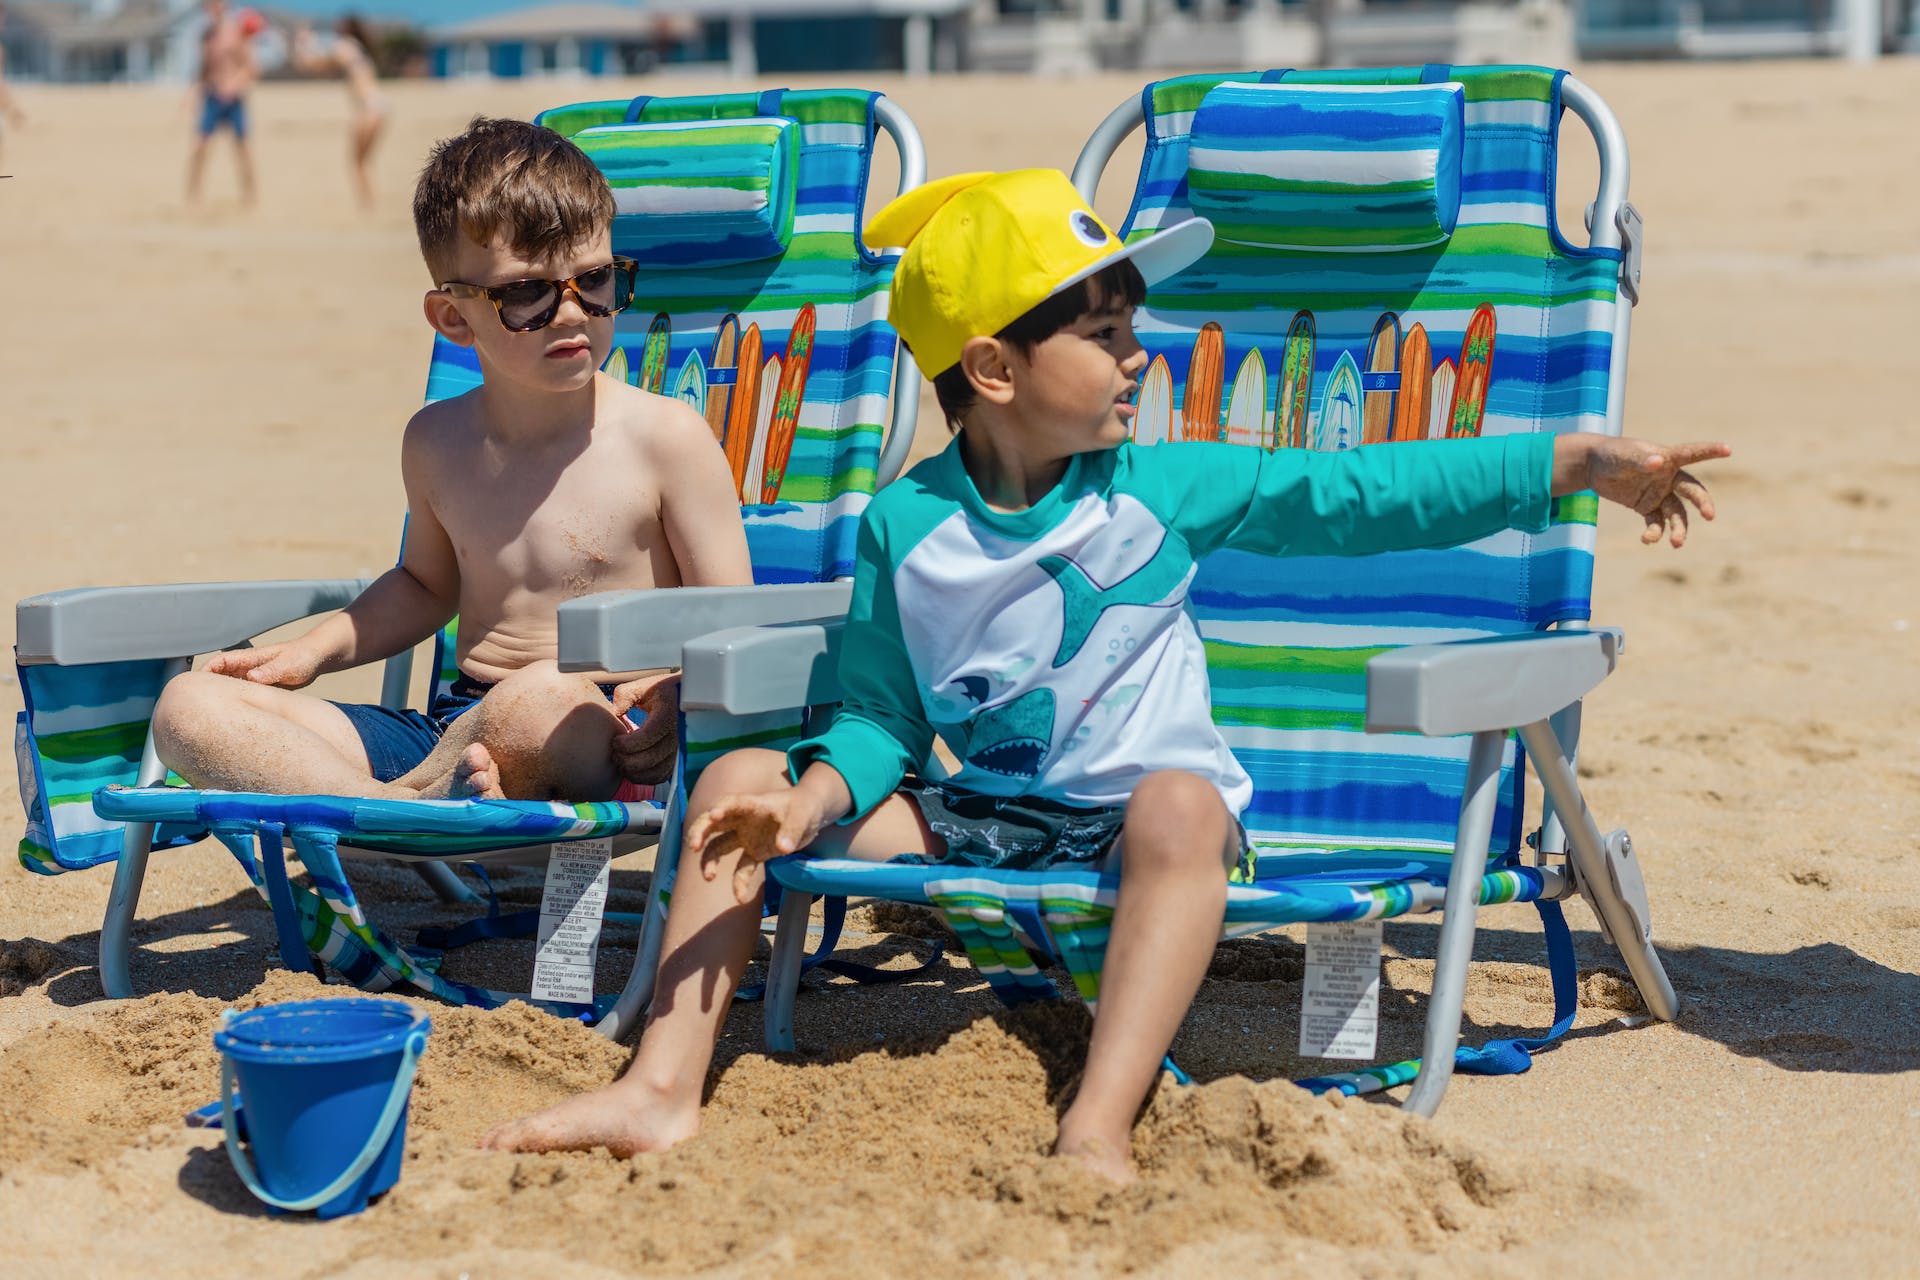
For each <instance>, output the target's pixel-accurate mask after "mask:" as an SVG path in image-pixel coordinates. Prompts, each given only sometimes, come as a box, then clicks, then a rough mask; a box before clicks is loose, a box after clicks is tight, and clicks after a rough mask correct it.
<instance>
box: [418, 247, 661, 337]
mask: <svg viewBox="0 0 1920 1280" xmlns="http://www.w3.org/2000/svg"><path fill="white" fill-rule="evenodd" d="M607 267H612V268H613V269H614V271H615V272H616V273H618V274H617V275H616V277H615V278H616V280H617V279H618V278H619V276H621V275H624V276H625V277H626V279H627V300H626V302H624V303H622V304H621V305H619V306H617V307H614V308H612V309H611V310H607V311H597V310H595V309H594V308H593V307H591V306H589V305H588V304H587V298H586V295H585V294H583V293H581V292H580V276H585V275H592V274H593V273H594V272H596V271H603V270H605V269H606V268H607ZM639 274H640V264H639V263H638V262H635V261H634V260H633V259H632V258H622V257H619V256H617V255H616V256H615V257H614V258H613V259H612V260H611V261H609V262H606V263H603V264H602V265H601V266H597V267H588V268H587V269H586V270H585V271H582V272H581V273H580V275H577V276H570V277H568V278H567V279H565V280H545V279H542V278H540V277H539V276H528V277H527V278H526V279H524V280H507V281H504V282H502V283H500V284H468V283H467V282H466V281H464V280H447V281H444V282H443V283H442V284H441V285H440V288H441V289H443V290H445V291H446V292H447V293H450V294H452V295H453V296H454V297H456V298H485V299H486V300H487V301H488V302H491V303H492V304H493V313H494V315H495V316H497V317H498V318H499V320H500V327H501V328H502V329H505V330H506V331H507V332H508V333H538V332H539V331H540V330H542V329H544V328H546V327H547V326H548V325H550V324H552V323H553V319H554V317H555V316H557V315H559V314H560V306H561V304H562V303H564V302H565V301H566V300H567V295H568V294H569V293H571V294H572V295H573V300H574V301H575V302H577V303H579V304H580V309H581V310H582V311H584V312H586V313H587V314H588V315H590V316H594V317H596V318H605V317H607V316H611V315H618V314H619V313H620V312H622V311H625V310H626V309H627V308H628V307H629V306H631V305H632V304H633V295H634V292H635V290H636V289H637V288H638V287H639V283H640V282H639V279H638V277H639ZM523 284H544V285H546V286H547V287H548V288H550V289H552V290H553V307H552V309H551V310H549V311H548V312H547V313H546V314H545V315H543V316H541V317H540V319H539V321H538V322H537V323H535V324H530V325H527V326H526V327H524V328H516V327H514V326H513V325H510V324H508V323H507V315H506V311H505V310H504V307H505V305H506V304H505V303H503V302H502V301H501V299H500V295H501V294H503V293H505V292H506V291H507V290H509V289H512V288H515V287H517V286H519V285H523ZM615 296H616V297H617V296H619V295H618V291H617V287H616V293H615Z"/></svg>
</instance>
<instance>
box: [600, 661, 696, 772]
mask: <svg viewBox="0 0 1920 1280" xmlns="http://www.w3.org/2000/svg"><path fill="white" fill-rule="evenodd" d="M629 711H639V712H642V713H644V717H643V718H642V719H641V721H640V723H639V725H638V726H637V727H635V728H632V729H629V730H627V731H626V732H624V733H618V734H615V735H614V738H613V763H614V767H615V768H617V769H618V770H619V771H620V776H621V777H623V778H625V779H626V780H627V781H629V782H637V783H642V784H650V783H655V782H665V781H666V780H667V779H668V778H669V777H671V776H672V775H673V761H674V756H675V753H676V751H677V750H678V747H679V734H678V732H677V730H678V727H679V719H680V677H679V675H678V674H677V673H675V674H671V675H663V676H646V677H643V678H642V679H639V680H629V681H627V682H626V683H625V684H621V685H616V686H614V690H613V714H614V715H616V716H621V717H625V716H626V715H627V713H628V712H629ZM625 723H626V721H625V720H624V719H623V720H622V724H623V725H624V724H625Z"/></svg>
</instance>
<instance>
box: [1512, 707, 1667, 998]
mask: <svg viewBox="0 0 1920 1280" xmlns="http://www.w3.org/2000/svg"><path fill="white" fill-rule="evenodd" d="M1520 740H1521V741H1522V742H1524V743H1525V744H1526V747H1527V755H1528V756H1529V757H1530V758H1531V759H1532V760H1533V770H1534V773H1535V774H1536V775H1537V776H1538V777H1539V779H1540V786H1541V788H1542V789H1543V790H1544V791H1545V792H1546V793H1547V796H1548V797H1549V798H1550V799H1551V800H1552V801H1553V808H1554V812H1555V813H1556V814H1558V815H1559V817H1560V821H1561V822H1562V823H1563V824H1564V825H1565V826H1566V829H1567V846H1568V847H1567V857H1568V859H1569V860H1570V861H1571V862H1572V863H1573V869H1574V872H1575V873H1576V874H1577V875H1578V877H1579V880H1580V891H1581V893H1582V894H1583V895H1584V896H1585V897H1586V898H1587V900H1588V901H1589V902H1590V903H1591V904H1592V906H1593V909H1594V911H1595V913H1596V914H1598V915H1599V917H1600V919H1601V921H1602V922H1603V923H1604V924H1605V925H1606V929H1607V933H1608V934H1609V935H1610V936H1611V937H1612V938H1613V941H1614V945H1615V946H1617V947H1619V948H1620V957H1621V959H1623V960H1625V961H1626V963H1627V972H1628V973H1630V974H1632V975H1633V981H1634V985H1635V986H1637V987H1638V988H1639V989H1640V998H1641V999H1642V1000H1644V1001H1646V1004H1647V1009H1648V1011H1649V1012H1651V1013H1652V1014H1653V1016H1654V1017H1656V1018H1659V1019H1661V1020H1662V1021H1664V1022H1671V1021H1673V1020H1674V1019H1675V1018H1677V1017H1679V1016H1680V997H1679V994H1678V993H1677V992H1675V991H1674V989H1673V982H1672V981H1671V980H1670V979H1669V978H1668V977H1667V971H1666V969H1665V967H1664V966H1662V965H1661V963H1660V956H1659V953H1658V952H1656V951H1655V950H1654V949H1653V937H1652V932H1651V930H1650V929H1649V928H1648V926H1647V922H1646V919H1645V916H1644V913H1641V912H1636V911H1635V909H1634V908H1633V906H1632V905H1630V904H1629V903H1628V901H1627V900H1626V898H1625V897H1623V896H1622V894H1621V892H1620V888H1619V885H1618V883H1617V881H1616V878H1615V877H1616V872H1615V869H1614V868H1613V867H1612V866H1611V865H1610V863H1611V862H1612V861H1613V857H1610V855H1609V852H1608V848H1607V842H1606V839H1605V838H1604V837H1603V836H1602V835H1601V834H1600V828H1599V827H1598V826H1596V825H1595V824H1594V821H1593V813H1592V811H1591V810H1589V809H1588V808H1587V801H1586V797H1585V796H1583V795H1581V793H1580V784H1579V782H1578V781H1577V780H1576V779H1575V778H1574V776H1573V770H1572V769H1571V768H1569V767H1568V765H1567V758H1566V755H1565V753H1564V752H1563V751H1562V750H1561V747H1560V740H1559V739H1558V738H1557V737H1555V736H1554V732H1553V726H1552V725H1551V724H1549V723H1548V722H1547V721H1545V720H1537V721H1535V722H1534V723H1532V724H1530V725H1525V726H1522V728H1521V729H1520ZM1621 856H1624V857H1630V856H1631V855H1630V854H1627V853H1626V852H1625V850H1624V849H1623V850H1621V851H1619V853H1618V854H1616V855H1614V857H1621Z"/></svg>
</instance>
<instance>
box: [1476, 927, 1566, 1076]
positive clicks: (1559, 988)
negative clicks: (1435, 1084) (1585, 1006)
mask: <svg viewBox="0 0 1920 1280" xmlns="http://www.w3.org/2000/svg"><path fill="white" fill-rule="evenodd" d="M1533 905H1534V908H1535V909H1536V910H1538V911H1539V912H1540V927H1541V932H1542V933H1543V934H1545V935H1546V941H1547V973H1548V975H1549V976H1551V977H1552V979H1553V1025H1552V1026H1551V1027H1548V1028H1547V1031H1546V1034H1544V1035H1540V1036H1532V1037H1518V1036H1517V1037H1514V1038H1513V1039H1510V1040H1490V1041H1488V1042H1487V1043H1486V1044H1483V1045H1481V1046H1480V1047H1479V1048H1478V1049H1468V1048H1461V1049H1459V1050H1458V1051H1456V1052H1455V1053H1454V1056H1453V1065H1454V1068H1455V1069H1456V1070H1459V1071H1465V1072H1467V1073H1468V1074H1470V1075H1476V1076H1510V1075H1518V1074H1519V1073H1520V1072H1522V1071H1525V1070H1526V1069H1527V1068H1528V1067H1530V1066H1532V1065H1533V1055H1534V1054H1535V1053H1538V1052H1539V1051H1540V1050H1542V1049H1545V1048H1547V1047H1549V1046H1550V1045H1552V1044H1553V1042H1554V1041H1555V1040H1558V1039H1559V1038H1560V1037H1561V1036H1563V1035H1565V1034H1566V1033H1567V1029H1568V1028H1569V1027H1571V1026H1572V1025H1573V1016H1574V1014H1575V1013H1577V1012H1578V1011H1579V1007H1580V996H1579V971H1578V968H1577V967H1576V965H1575V961H1574V954H1573V933H1572V932H1571V931H1570V930H1569V929H1568V928H1567V917H1566V913H1565V912H1563V911H1561V910H1560V904H1559V903H1557V902H1548V901H1546V900H1544V899H1542V900H1539V901H1536V902H1535V903H1534V904H1533Z"/></svg>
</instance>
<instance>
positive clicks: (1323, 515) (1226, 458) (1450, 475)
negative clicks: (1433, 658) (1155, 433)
mask: <svg viewBox="0 0 1920 1280" xmlns="http://www.w3.org/2000/svg"><path fill="white" fill-rule="evenodd" d="M1115 461H1116V469H1115V476H1114V480H1115V485H1116V487H1120V488H1124V489H1126V490H1128V491H1129V492H1131V493H1133V494H1135V495H1136V496H1138V497H1139V498H1140V499H1141V501H1143V502H1145V503H1146V504H1147V505H1148V506H1149V507H1150V508H1152V509H1153V510H1154V511H1155V512H1156V513H1158V514H1159V515H1160V518H1161V519H1162V520H1164V521H1166V522H1167V524H1168V525H1169V526H1170V527H1172V528H1173V529H1174V530H1175V531H1176V532H1178V533H1179V534H1180V536H1181V537H1183V538H1185V539H1186V541H1187V545H1188V546H1189V547H1190V548H1192V550H1193V554H1194V555H1195V556H1196V557H1199V556H1203V555H1205V554H1206V553H1207V552H1209V551H1214V550H1217V549H1219V548H1221V547H1234V548H1237V549H1240V550H1244V551H1256V552H1263V553H1265V554H1267V555H1322V556H1324V555H1366V554H1370V553H1372V552H1376V551H1403V550H1409V549H1412V548H1417V547H1448V546H1455V545H1457V544H1459V543H1462V542H1471V541H1472V540H1474V539H1475V538H1482V537H1485V536H1486V535H1488V534H1490V533H1495V532H1498V531H1499V530H1501V529H1521V530H1525V531H1527V532H1530V533H1539V532H1541V531H1543V530H1545V528H1546V527H1547V520H1548V516H1549V514H1550V512H1551V510H1552V497H1553V494H1552V482H1553V437H1552V436H1550V435H1513V436H1495V437H1490V438H1486V439H1479V440H1431V441H1413V442H1407V443H1398V444H1377V445H1369V446H1367V447H1365V448H1361V449H1352V450H1347V451H1345V452H1341V453H1316V452H1313V451H1311V450H1307V449H1279V450H1275V451H1274V452H1272V453H1268V452H1266V451H1265V450H1262V449H1250V448H1247V447H1245V446H1244V445H1232V444H1180V445H1162V446H1158V447H1156V448H1152V449H1127V450H1126V451H1125V452H1124V453H1123V455H1122V456H1121V457H1120V458H1117V459H1116V460H1115Z"/></svg>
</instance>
